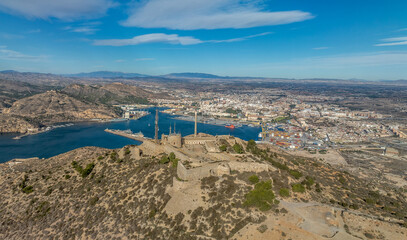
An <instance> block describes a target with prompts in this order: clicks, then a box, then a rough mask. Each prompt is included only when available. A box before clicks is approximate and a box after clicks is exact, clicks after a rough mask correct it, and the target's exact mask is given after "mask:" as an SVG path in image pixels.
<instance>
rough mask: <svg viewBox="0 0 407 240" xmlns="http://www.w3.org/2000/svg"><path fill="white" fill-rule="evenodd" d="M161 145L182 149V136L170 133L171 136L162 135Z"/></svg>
mask: <svg viewBox="0 0 407 240" xmlns="http://www.w3.org/2000/svg"><path fill="white" fill-rule="evenodd" d="M161 143H162V144H170V145H172V146H174V147H177V148H181V147H182V136H181V134H177V133H170V134H169V135H165V134H162V135H161Z"/></svg>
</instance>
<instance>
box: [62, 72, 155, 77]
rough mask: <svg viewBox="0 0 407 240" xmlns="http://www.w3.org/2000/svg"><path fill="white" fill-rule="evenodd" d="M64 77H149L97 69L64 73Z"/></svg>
mask: <svg viewBox="0 0 407 240" xmlns="http://www.w3.org/2000/svg"><path fill="white" fill-rule="evenodd" d="M63 76H66V77H80V78H134V77H149V76H148V75H144V74H139V73H124V72H110V71H98V72H89V73H75V74H65V75H63Z"/></svg>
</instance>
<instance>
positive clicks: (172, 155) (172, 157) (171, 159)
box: [168, 152, 175, 162]
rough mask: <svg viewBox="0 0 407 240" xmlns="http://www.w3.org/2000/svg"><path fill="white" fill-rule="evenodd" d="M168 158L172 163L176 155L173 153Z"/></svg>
mask: <svg viewBox="0 0 407 240" xmlns="http://www.w3.org/2000/svg"><path fill="white" fill-rule="evenodd" d="M168 158H169V159H170V161H171V162H172V161H173V160H174V159H175V153H173V152H171V153H170V155H169V156H168Z"/></svg>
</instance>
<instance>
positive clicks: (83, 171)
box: [72, 161, 95, 178]
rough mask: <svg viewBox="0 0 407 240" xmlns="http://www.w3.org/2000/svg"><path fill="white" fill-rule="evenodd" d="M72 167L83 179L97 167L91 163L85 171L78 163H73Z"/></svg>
mask: <svg viewBox="0 0 407 240" xmlns="http://www.w3.org/2000/svg"><path fill="white" fill-rule="evenodd" d="M72 167H73V168H74V169H75V170H76V171H77V172H78V173H79V174H81V176H82V177H83V178H85V177H87V176H88V175H89V174H90V173H91V172H92V170H93V168H94V167H95V164H94V163H89V164H88V165H86V168H85V169H83V168H82V166H81V165H79V164H78V163H77V162H76V161H72Z"/></svg>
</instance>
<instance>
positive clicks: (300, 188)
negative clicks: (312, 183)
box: [292, 183, 305, 193]
mask: <svg viewBox="0 0 407 240" xmlns="http://www.w3.org/2000/svg"><path fill="white" fill-rule="evenodd" d="M292 190H293V192H299V193H304V192H305V187H304V186H303V185H302V184H301V183H297V184H293V185H292Z"/></svg>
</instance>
